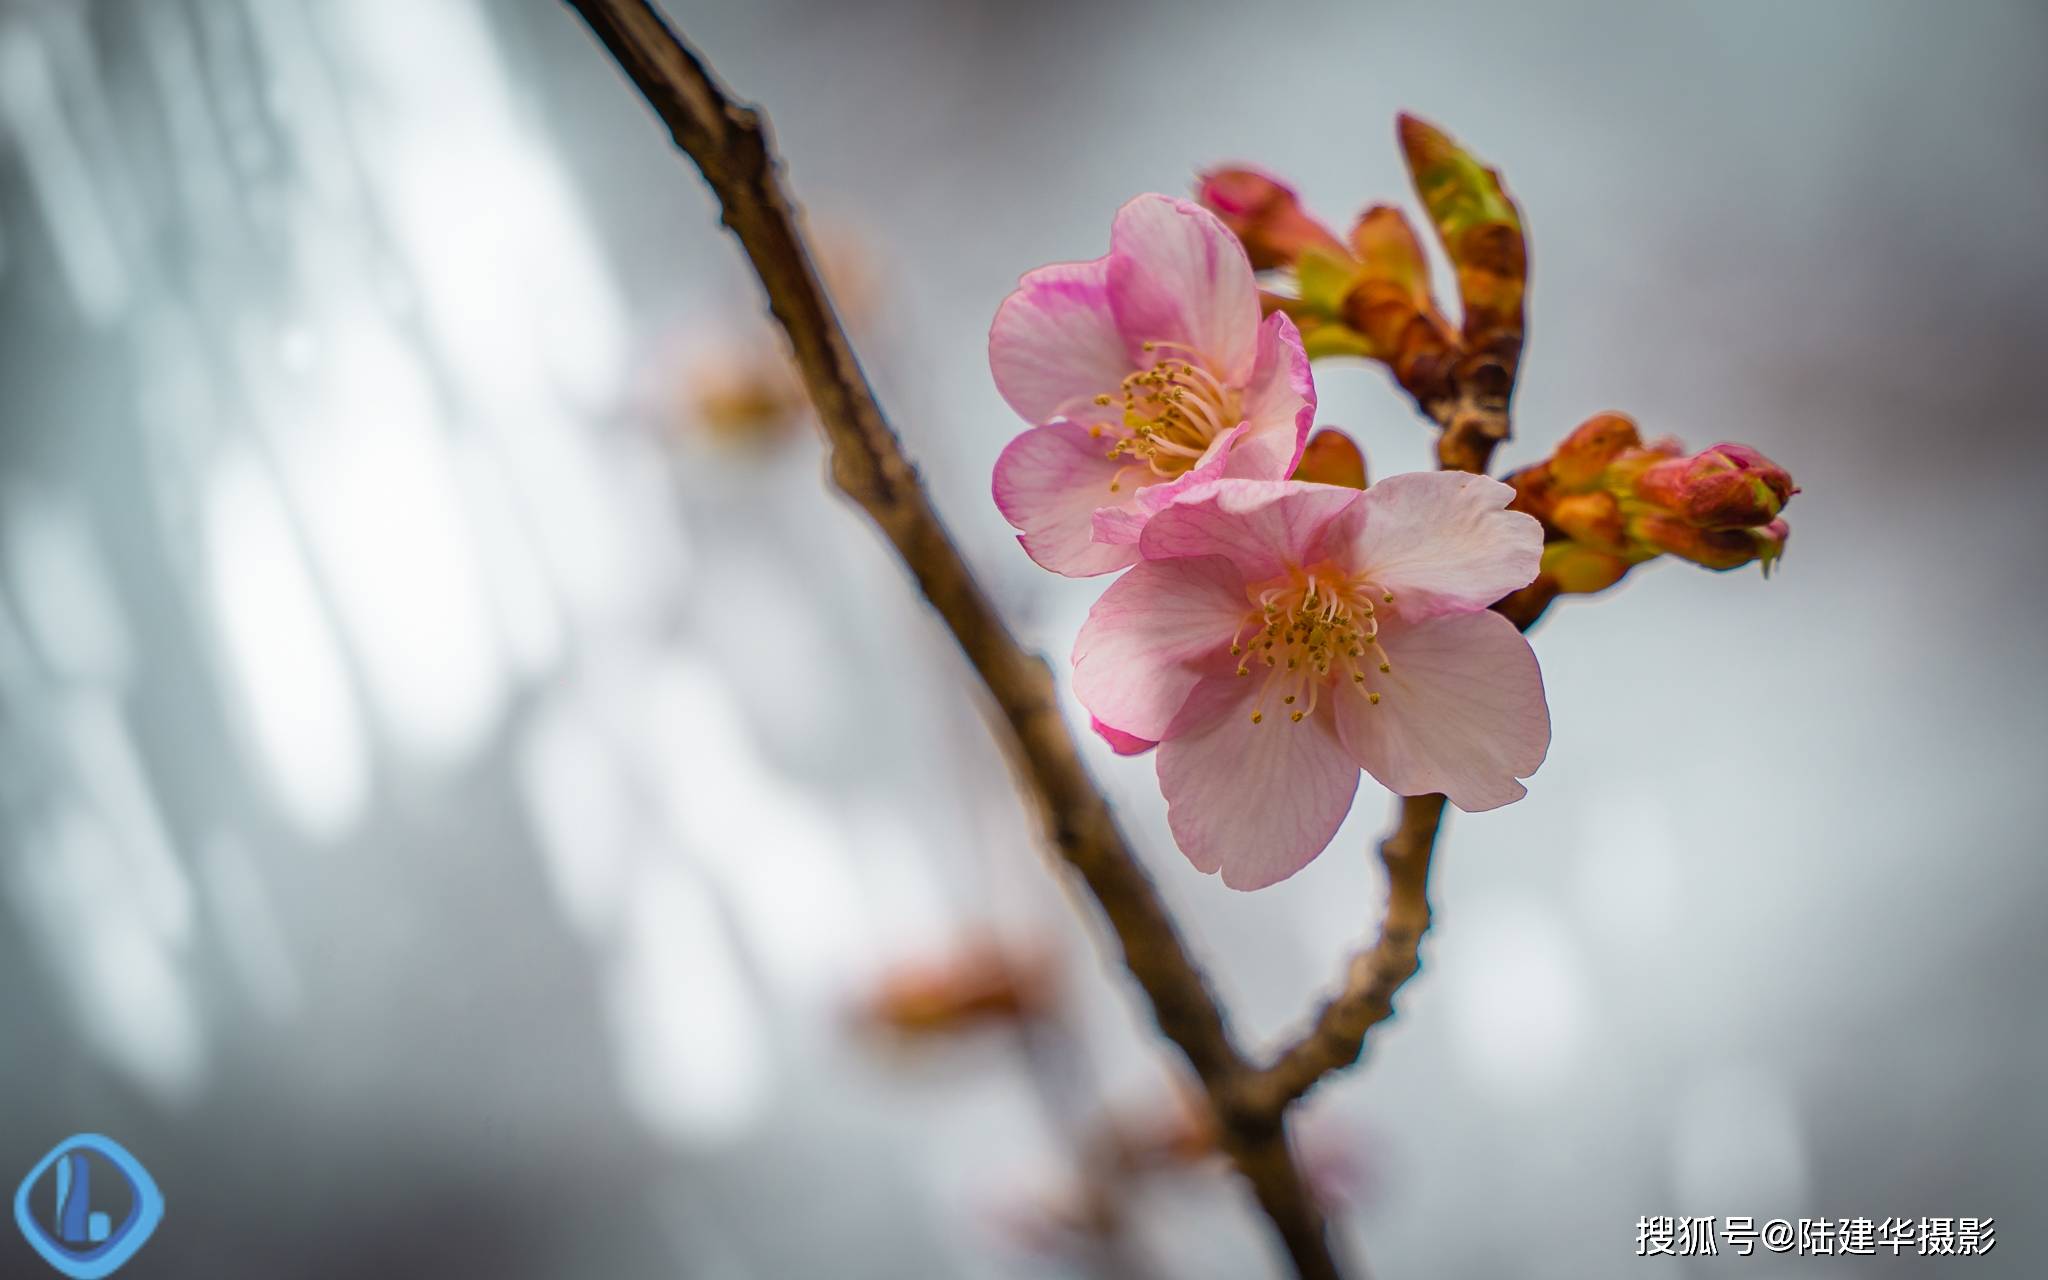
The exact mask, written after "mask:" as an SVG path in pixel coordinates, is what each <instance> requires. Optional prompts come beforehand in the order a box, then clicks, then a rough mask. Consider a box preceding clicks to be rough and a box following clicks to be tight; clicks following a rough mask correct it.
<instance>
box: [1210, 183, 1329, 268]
mask: <svg viewBox="0 0 2048 1280" xmlns="http://www.w3.org/2000/svg"><path fill="white" fill-rule="evenodd" d="M1195 198H1196V199H1197V200H1199V201H1200V202H1201V203H1202V205H1203V206H1204V207H1206V208H1207V209H1208V210H1209V212H1211V213H1213V214H1215V215H1216V216H1217V217H1218V218H1219V219H1221V220H1222V222H1223V225H1224V226H1226V227H1229V228H1230V229H1231V231H1232V232H1234V233H1235V234H1236V235H1237V238H1238V240H1239V241H1240V242H1242V243H1243V245H1244V251H1245V254H1246V256H1248V257H1249V258H1250V259H1251V260H1252V266H1253V268H1255V269H1257V270H1260V271H1265V270H1270V269H1272V268H1275V267H1287V266H1292V265H1294V263H1295V261H1296V260H1297V259H1299V258H1300V257H1301V255H1302V254H1303V253H1305V252H1308V251H1310V250H1313V251H1315V252H1318V253H1321V254H1324V255H1326V256H1328V257H1332V258H1337V259H1343V258H1347V257H1349V256H1350V255H1349V254H1348V253H1346V251H1345V249H1344V242H1343V241H1341V240H1339V239H1338V238H1337V237H1336V235H1335V234H1334V233H1333V232H1331V230H1330V229H1329V228H1328V227H1325V226H1324V225H1323V224H1322V223H1320V222H1317V221H1316V220H1315V219H1314V218H1312V217H1310V216H1309V214H1308V212H1307V211H1306V210H1305V209H1303V208H1302V207H1301V200H1300V198H1299V197H1297V196H1296V195H1295V194H1294V189H1293V188H1292V187H1289V186H1288V185H1287V184H1285V183H1283V182H1280V181H1279V180H1277V179H1275V178H1272V177H1269V176H1268V175H1266V174H1263V173H1260V172H1259V171H1258V170H1256V169H1244V168H1234V169H1213V170H1211V171H1209V172H1208V173H1205V174H1203V175H1202V177H1201V180H1200V181H1199V182H1198V183H1197V184H1196V187H1195Z"/></svg>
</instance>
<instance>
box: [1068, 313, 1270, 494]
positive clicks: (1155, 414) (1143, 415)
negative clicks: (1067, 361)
mask: <svg viewBox="0 0 2048 1280" xmlns="http://www.w3.org/2000/svg"><path fill="white" fill-rule="evenodd" d="M1145 350H1147V351H1177V352H1181V353H1183V355H1184V356H1186V357H1188V358H1183V357H1182V355H1174V356H1168V357H1166V358H1164V359H1161V360H1159V361H1157V362H1156V363H1155V364H1153V366H1152V367H1151V368H1149V369H1140V370H1138V371H1137V372H1136V373H1133V374H1131V375H1129V376H1128V377H1126V378H1125V379H1124V380H1123V382H1122V384H1120V385H1119V386H1118V388H1117V390H1115V391H1114V392H1105V393H1103V394H1102V395H1098V396H1096V397H1095V403H1096V404H1097V405H1102V406H1107V405H1112V404H1117V403H1119V402H1121V403H1122V405H1123V429H1124V431H1125V432H1126V433H1127V434H1125V435H1124V436H1123V437H1122V438H1121V439H1119V440H1118V441H1117V442H1116V443H1115V444H1114V445H1111V446H1110V450H1109V456H1110V457H1112V458H1121V457H1127V458H1130V459H1131V466H1132V467H1133V468H1135V467H1144V468H1147V469H1149V470H1150V471H1151V472H1152V474H1153V475H1155V476H1160V477H1163V478H1166V479H1172V478H1173V477H1175V476H1178V475H1184V474H1185V473H1186V472H1187V470H1188V469H1189V468H1190V467H1192V466H1194V465H1195V463H1196V462H1197V461H1198V460H1200V458H1201V456H1202V455H1203V454H1204V453H1206V452H1208V449H1209V445H1210V444H1211V443H1212V442H1213V441H1214V440H1215V439H1216V437H1217V436H1220V435H1222V434H1223V433H1224V432H1226V431H1228V430H1230V429H1231V428H1232V427H1234V426H1236V425H1237V423H1238V419H1239V418H1240V416H1241V412H1240V405H1239V396H1238V395H1237V393H1236V392H1234V391H1232V390H1231V389H1230V388H1228V387H1226V386H1224V385H1223V383H1222V382H1220V381H1218V380H1217V378H1216V375H1214V374H1212V373H1210V372H1209V371H1208V369H1206V368H1204V367H1203V366H1202V364H1201V361H1200V359H1199V358H1198V357H1196V355H1195V353H1194V352H1193V351H1192V350H1190V349H1189V348H1187V347H1184V346H1182V345H1181V344H1179V343H1177V342H1148V343H1146V344H1145ZM1109 429H1110V428H1108V427H1106V426H1101V425H1098V426H1097V427H1095V428H1094V431H1095V434H1097V435H1100V434H1102V433H1103V432H1104V431H1105V430H1109ZM1127 469H1128V468H1127ZM1122 483H1123V475H1122V474H1121V473H1119V474H1118V476H1117V479H1116V482H1115V483H1113V484H1111V485H1110V488H1111V489H1112V490H1115V489H1118V488H1121V487H1122Z"/></svg>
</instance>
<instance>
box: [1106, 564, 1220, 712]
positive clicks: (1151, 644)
mask: <svg viewBox="0 0 2048 1280" xmlns="http://www.w3.org/2000/svg"><path fill="white" fill-rule="evenodd" d="M1250 612H1251V604H1250V602H1249V601H1248V600H1246V599H1245V594H1244V580H1243V579H1242V578H1240V577H1238V575H1237V570H1236V569H1234V568H1232V567H1231V565H1230V562H1229V561H1228V560H1224V559H1221V558H1220V557H1214V556H1205V557H1196V558H1192V559H1186V560H1163V561H1157V562H1143V563H1140V564H1138V565H1137V566H1135V567H1134V568H1132V570H1131V571H1130V572H1129V573H1127V574H1125V575H1124V576H1123V577H1121V578H1118V579H1117V580H1116V581H1115V582H1112V583H1111V584H1110V585H1109V590H1107V591H1105V592H1103V593H1102V598H1101V599H1100V600H1097V601H1096V602H1095V607H1094V608H1092V609H1090V610H1089V611H1088V621H1086V622H1084V623H1082V624H1081V634H1080V635H1079V636H1078V637H1076V638H1075V640H1074V696H1075V697H1077V698H1079V699H1080V700H1081V705H1082V706H1085V707H1087V708H1088V710H1089V712H1090V713H1091V714H1092V715H1094V716H1095V718H1096V719H1098V720H1100V721H1101V722H1102V723H1104V724H1106V725H1110V726H1112V727H1114V728H1116V729H1120V730H1122V731H1123V732H1125V733H1127V734H1132V735H1135V736H1137V737H1140V738H1148V739H1151V740H1153V741H1155V742H1156V741H1158V740H1159V739H1160V738H1161V737H1162V736H1164V735H1165V733H1166V727H1167V726H1168V725H1169V724H1171V723H1172V722H1173V717H1174V715H1175V714H1176V713H1177V712H1179V710H1180V708H1181V704H1182V703H1183V702H1186V701H1187V697H1188V693H1189V692H1190V691H1191V690H1193V689H1194V687H1195V685H1196V684H1197V683H1198V682H1199V681H1200V680H1201V678H1202V676H1203V675H1204V674H1205V673H1209V672H1213V671H1214V670H1216V669H1217V668H1218V667H1223V668H1225V669H1228V667H1229V666H1230V665H1233V664H1232V659H1231V657H1230V653H1229V650H1230V638H1231V636H1232V635H1233V634H1235V633H1236V631H1237V630H1238V627H1239V625H1240V624H1241V623H1243V621H1244V620H1245V617H1246V615H1248V614H1249V613H1250Z"/></svg>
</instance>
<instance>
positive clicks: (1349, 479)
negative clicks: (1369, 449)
mask: <svg viewBox="0 0 2048 1280" xmlns="http://www.w3.org/2000/svg"><path fill="white" fill-rule="evenodd" d="M1294 479H1296V480H1307V481H1309V482H1311V483H1313V484H1340V485H1343V486H1344V487H1345V488H1347V489H1363V488H1365V454H1364V453H1362V452H1360V451H1359V448H1358V445H1357V443H1356V442H1355V441H1353V440H1352V439H1351V437H1350V436H1347V435H1345V434H1344V433H1343V432H1342V431H1339V430H1337V429H1336V428H1335V427H1324V428H1322V429H1321V430H1319V431H1317V432H1316V433H1315V434H1314V435H1312V436H1310V437H1309V438H1308V447H1307V448H1305V449H1303V450H1302V451H1301V461H1300V462H1299V463H1298V464H1296V466H1295V468H1294Z"/></svg>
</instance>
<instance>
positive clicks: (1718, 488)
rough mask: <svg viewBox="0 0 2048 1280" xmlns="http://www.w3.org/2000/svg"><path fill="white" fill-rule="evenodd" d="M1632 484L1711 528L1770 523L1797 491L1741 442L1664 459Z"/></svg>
mask: <svg viewBox="0 0 2048 1280" xmlns="http://www.w3.org/2000/svg"><path fill="white" fill-rule="evenodd" d="M1634 487H1635V492H1636V496H1637V497H1639V498H1642V499H1643V500H1645V501H1647V502H1650V503H1653V504H1655V505H1656V506H1659V507H1662V508H1664V509H1665V510H1666V511H1670V512H1672V513H1674V514H1676V515H1679V516H1681V517H1683V518H1684V519H1685V520H1686V521H1688V522H1689V523H1691V524H1693V525H1696V526H1698V527H1699V528H1701V529H1710V530H1732V529H1752V528H1756V527H1758V526H1760V525H1766V524H1769V523H1770V522H1771V521H1773V520H1775V519H1777V517H1778V513H1779V512H1780V511H1782V510H1783V509H1784V507H1785V502H1786V500H1787V499H1789V498H1790V497H1791V496H1792V495H1793V494H1795V493H1797V492H1799V489H1798V487H1797V486H1796V485H1794V484H1793V483H1792V477H1791V476H1790V475H1789V474H1787V473H1786V471H1785V469H1784V468H1783V467H1781V466H1779V465H1778V464H1777V463H1775V462H1772V461H1771V460H1770V459H1769V458H1766V457H1765V456H1764V455H1763V454H1761V453H1758V452H1757V451H1756V450H1755V449H1752V448H1750V447H1749V446H1748V445H1742V444H1717V445H1714V446H1713V447H1711V448H1708V449H1705V450H1702V451H1701V452H1699V453H1697V454H1694V455H1693V456H1692V457H1690V458H1669V459H1666V460H1665V461H1662V462H1659V463H1656V464H1654V465H1653V466H1651V467H1649V468H1648V469H1647V470H1645V471H1644V472H1643V473H1642V474H1641V475H1639V476H1637V477H1636V479H1635V486H1634Z"/></svg>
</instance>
